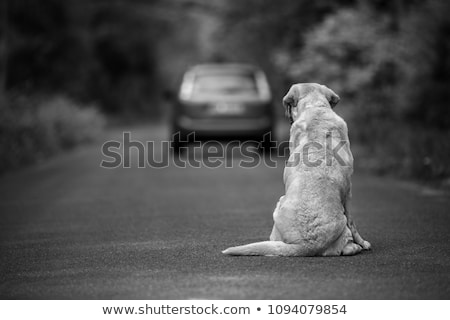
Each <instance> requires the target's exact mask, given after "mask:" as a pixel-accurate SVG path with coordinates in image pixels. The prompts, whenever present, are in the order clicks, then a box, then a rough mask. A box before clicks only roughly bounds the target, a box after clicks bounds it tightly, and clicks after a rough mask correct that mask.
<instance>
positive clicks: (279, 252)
mask: <svg viewBox="0 0 450 320" xmlns="http://www.w3.org/2000/svg"><path fill="white" fill-rule="evenodd" d="M222 253H223V254H228V255H232V256H286V257H294V256H301V257H307V256H314V255H316V254H317V252H316V250H313V249H309V248H306V247H305V246H304V245H300V244H289V243H284V242H283V241H261V242H255V243H251V244H246V245H243V246H238V247H231V248H228V249H226V250H224V251H222Z"/></svg>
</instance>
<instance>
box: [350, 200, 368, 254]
mask: <svg viewBox="0 0 450 320" xmlns="http://www.w3.org/2000/svg"><path fill="white" fill-rule="evenodd" d="M348 207H349V197H347V199H346V200H345V203H344V214H345V216H346V217H347V226H348V227H349V229H350V231H351V232H352V236H353V240H354V241H355V242H356V244H358V245H359V246H361V247H362V248H363V249H364V250H370V247H371V245H370V242H369V241H366V240H364V239H363V238H362V237H361V235H360V234H359V232H358V230H357V229H356V225H355V221H353V216H352V214H351V212H350V211H349V209H348Z"/></svg>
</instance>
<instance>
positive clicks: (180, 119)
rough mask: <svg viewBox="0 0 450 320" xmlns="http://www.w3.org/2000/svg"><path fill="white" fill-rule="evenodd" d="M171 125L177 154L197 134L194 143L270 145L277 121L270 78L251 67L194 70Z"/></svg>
mask: <svg viewBox="0 0 450 320" xmlns="http://www.w3.org/2000/svg"><path fill="white" fill-rule="evenodd" d="M171 122H172V147H173V150H174V151H175V152H179V151H180V148H181V147H182V146H183V145H185V144H186V143H188V142H189V139H192V137H193V136H194V135H193V134H195V139H196V140H204V139H220V140H222V139H231V138H233V139H239V140H255V141H258V142H260V141H263V140H267V139H263V137H264V135H266V134H268V133H270V132H272V129H273V127H274V123H275V118H274V110H273V105H272V96H271V92H270V87H269V84H268V81H267V78H266V75H265V74H264V72H263V71H262V70H261V69H259V68H257V67H255V66H252V65H247V64H224V63H223V64H201V65H196V66H193V67H191V68H189V69H188V70H187V71H186V72H185V74H184V76H183V79H182V83H181V86H180V89H179V92H178V96H177V99H176V102H175V108H174V112H173V115H172V121H171ZM261 146H263V147H267V146H268V142H267V141H266V142H264V143H263V144H261Z"/></svg>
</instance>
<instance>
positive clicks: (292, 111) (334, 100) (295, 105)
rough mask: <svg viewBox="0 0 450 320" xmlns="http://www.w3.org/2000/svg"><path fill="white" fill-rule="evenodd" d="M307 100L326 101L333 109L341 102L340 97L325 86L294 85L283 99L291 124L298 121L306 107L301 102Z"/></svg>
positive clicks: (313, 84) (311, 84) (314, 84)
mask: <svg viewBox="0 0 450 320" xmlns="http://www.w3.org/2000/svg"><path fill="white" fill-rule="evenodd" d="M306 98H311V99H315V100H324V101H326V102H327V103H328V104H329V105H330V107H331V108H334V107H335V106H336V105H337V104H338V102H339V100H340V98H339V96H338V95H337V94H336V93H335V92H334V91H333V90H331V89H330V88H328V87H326V86H324V85H321V84H318V83H297V84H294V85H292V87H291V88H290V89H289V91H288V93H287V94H286V95H285V96H284V98H283V106H284V108H285V111H286V116H287V117H288V118H289V120H290V121H291V124H292V123H293V122H294V121H295V120H297V118H298V117H299V115H300V114H301V113H302V111H303V109H304V108H305V105H304V104H302V103H301V102H302V100H306Z"/></svg>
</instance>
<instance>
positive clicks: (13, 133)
mask: <svg viewBox="0 0 450 320" xmlns="http://www.w3.org/2000/svg"><path fill="white" fill-rule="evenodd" d="M104 123H105V120H104V118H103V116H102V115H101V114H100V113H99V112H98V111H97V109H96V108H95V107H94V106H83V107H82V106H80V105H78V104H76V103H75V102H73V101H71V100H70V99H68V98H66V97H62V96H59V97H52V98H50V99H36V98H28V97H22V96H20V97H14V98H11V99H9V101H7V102H6V103H4V104H3V107H2V108H1V109H0V172H4V171H6V170H8V169H12V168H17V167H20V166H23V165H24V164H29V163H33V162H35V161H38V160H40V159H42V158H45V157H48V156H50V155H52V154H55V153H57V152H60V151H62V150H66V149H70V148H72V147H74V146H76V145H78V144H81V143H85V142H89V141H92V140H94V139H95V138H96V137H97V136H98V135H99V133H100V132H101V130H102V128H103V126H104Z"/></svg>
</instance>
